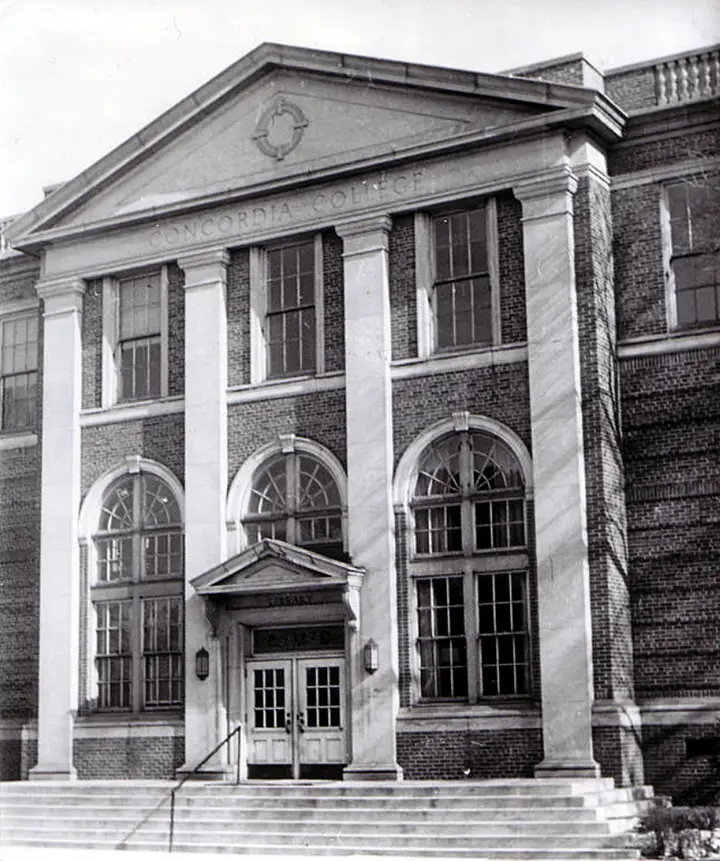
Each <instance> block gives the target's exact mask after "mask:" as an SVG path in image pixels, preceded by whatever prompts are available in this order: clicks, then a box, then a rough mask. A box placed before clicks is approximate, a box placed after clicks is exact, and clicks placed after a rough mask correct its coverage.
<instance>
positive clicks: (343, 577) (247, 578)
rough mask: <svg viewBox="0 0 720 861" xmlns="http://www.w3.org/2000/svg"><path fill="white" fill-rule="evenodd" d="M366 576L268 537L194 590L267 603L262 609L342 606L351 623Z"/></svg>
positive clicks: (202, 577)
mask: <svg viewBox="0 0 720 861" xmlns="http://www.w3.org/2000/svg"><path fill="white" fill-rule="evenodd" d="M363 576H364V572H363V570H362V569H360V568H355V567H354V566H352V565H348V564H346V563H344V562H338V561H336V560H334V559H329V558H328V557H326V556H322V555H321V554H319V553H314V552H312V551H310V550H306V549H304V548H301V547H295V546H294V545H292V544H287V543H285V542H284V541H277V540H275V539H270V538H266V539H263V540H262V541H259V542H258V543H257V544H254V545H253V546H252V547H248V548H247V549H246V550H243V551H242V552H241V553H239V554H238V555H237V556H233V557H232V558H231V559H228V560H227V561H226V562H224V563H222V565H218V566H216V567H215V568H211V569H210V570H209V571H206V572H205V573H204V574H200V575H199V576H198V577H196V578H195V579H194V580H193V581H192V585H193V587H194V589H195V591H196V592H197V593H198V594H199V595H202V596H204V597H205V598H206V599H208V600H213V599H221V600H224V602H225V603H227V602H228V601H230V602H234V603H235V604H238V602H242V600H243V598H244V599H245V603H257V600H258V599H262V600H261V603H262V604H265V605H267V606H277V607H280V606H297V605H302V604H313V603H323V602H325V601H328V600H330V601H337V602H340V603H342V604H343V606H344V608H345V614H344V615H345V616H346V618H349V619H354V618H356V617H357V606H358V601H357V596H358V591H359V589H360V586H361V584H362V580H363ZM252 599H256V600H255V601H253V600H252Z"/></svg>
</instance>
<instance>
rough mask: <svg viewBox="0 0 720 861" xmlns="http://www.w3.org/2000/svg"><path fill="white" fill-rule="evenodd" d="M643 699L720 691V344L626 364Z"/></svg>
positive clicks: (626, 447) (630, 507)
mask: <svg viewBox="0 0 720 861" xmlns="http://www.w3.org/2000/svg"><path fill="white" fill-rule="evenodd" d="M621 372H622V380H621V385H622V393H623V399H622V405H623V426H624V455H625V465H626V481H627V498H628V522H629V552H630V571H631V580H630V588H631V596H632V613H633V635H634V641H635V675H636V688H637V692H638V695H639V696H681V695H691V696H702V695H704V694H707V693H708V692H712V693H713V694H715V695H717V694H719V693H720V661H719V660H718V658H719V657H720V583H718V578H717V560H718V558H720V459H719V458H718V454H717V440H718V438H719V437H720V349H718V348H714V349H707V350H697V351H692V352H683V353H674V354H667V355H661V356H649V357H645V358H637V359H632V360H628V361H624V362H623V363H622V364H621Z"/></svg>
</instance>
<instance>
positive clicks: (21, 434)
mask: <svg viewBox="0 0 720 861" xmlns="http://www.w3.org/2000/svg"><path fill="white" fill-rule="evenodd" d="M37 443H38V436H37V434H36V433H35V431H0V451H6V450H8V449H13V448H32V447H33V446H36V445H37Z"/></svg>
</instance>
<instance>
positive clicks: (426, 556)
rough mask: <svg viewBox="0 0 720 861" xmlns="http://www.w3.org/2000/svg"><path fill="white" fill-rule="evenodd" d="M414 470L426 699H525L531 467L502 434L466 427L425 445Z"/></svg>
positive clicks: (414, 561)
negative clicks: (528, 481) (527, 484)
mask: <svg viewBox="0 0 720 861" xmlns="http://www.w3.org/2000/svg"><path fill="white" fill-rule="evenodd" d="M413 476H414V477H413V480H412V485H411V488H412V489H411V493H410V500H409V503H410V513H411V522H412V525H413V530H412V546H411V564H410V573H411V576H412V578H413V592H414V600H415V612H416V619H415V625H416V627H415V630H416V641H415V645H416V652H417V667H416V669H417V678H418V690H417V695H418V698H419V699H420V700H428V701H430V700H433V701H436V700H464V701H469V702H471V703H472V702H477V701H480V700H482V699H485V698H496V697H508V696H509V697H517V696H523V695H527V694H528V693H529V689H530V688H529V684H530V680H529V675H530V652H529V623H528V600H527V567H528V559H527V547H526V544H527V526H526V504H525V503H526V489H525V473H524V469H523V466H522V465H521V463H520V462H519V460H518V457H517V456H516V454H515V452H514V451H513V449H512V448H511V447H510V446H509V445H508V444H507V443H506V442H504V441H503V440H502V439H500V438H499V437H497V436H495V435H494V434H492V433H489V432H487V431H485V430H481V429H473V428H472V427H468V426H465V427H460V428H456V429H455V430H454V431H452V432H450V433H445V434H443V435H441V436H439V437H438V438H437V439H434V440H432V441H431V442H430V443H429V444H427V445H426V447H425V448H424V449H423V450H422V452H421V453H420V455H419V458H418V460H417V467H416V469H415V471H414V473H413Z"/></svg>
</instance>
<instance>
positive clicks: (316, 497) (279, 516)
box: [244, 451, 343, 557]
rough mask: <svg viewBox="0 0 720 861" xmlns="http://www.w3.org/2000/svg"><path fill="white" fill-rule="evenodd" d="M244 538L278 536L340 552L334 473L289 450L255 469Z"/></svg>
mask: <svg viewBox="0 0 720 861" xmlns="http://www.w3.org/2000/svg"><path fill="white" fill-rule="evenodd" d="M244 526H245V531H246V534H247V539H248V542H249V543H251V544H254V543H255V542H257V541H260V540H261V539H262V538H277V539H280V540H282V541H287V542H288V543H290V544H297V545H300V546H303V547H308V548H311V549H314V550H317V551H318V552H320V553H324V554H325V555H328V556H335V557H337V556H338V555H341V554H342V551H343V536H342V502H341V498H340V492H339V490H338V487H337V484H336V482H335V478H334V476H333V475H332V473H331V472H330V470H329V469H328V468H327V467H326V466H325V465H324V464H323V463H322V462H321V461H319V460H318V459H317V458H315V457H313V456H312V455H309V454H307V453H304V452H298V451H288V452H283V453H281V454H278V455H276V456H274V457H272V458H271V459H270V460H269V461H267V462H266V463H265V464H263V465H262V466H261V467H260V468H259V469H258V470H257V471H256V473H255V475H254V477H253V481H252V489H251V492H250V500H249V505H248V510H247V513H246V515H245V518H244Z"/></svg>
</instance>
